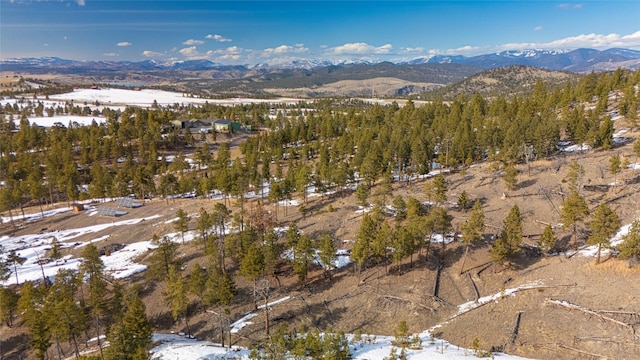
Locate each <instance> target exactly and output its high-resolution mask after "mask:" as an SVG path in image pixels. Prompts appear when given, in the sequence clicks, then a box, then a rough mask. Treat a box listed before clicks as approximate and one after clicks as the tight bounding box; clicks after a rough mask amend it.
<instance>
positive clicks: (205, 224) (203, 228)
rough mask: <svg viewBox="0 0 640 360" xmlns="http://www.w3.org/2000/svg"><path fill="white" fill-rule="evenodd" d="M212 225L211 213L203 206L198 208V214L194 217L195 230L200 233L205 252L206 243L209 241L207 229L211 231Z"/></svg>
mask: <svg viewBox="0 0 640 360" xmlns="http://www.w3.org/2000/svg"><path fill="white" fill-rule="evenodd" d="M212 226H213V219H212V218H211V214H209V213H208V212H207V210H205V209H204V208H200V216H199V217H198V218H197V219H196V231H198V233H199V234H200V239H201V240H202V244H203V246H204V247H203V249H204V252H205V254H208V253H209V252H208V251H207V250H208V249H207V244H208V243H209V231H211V227H212Z"/></svg>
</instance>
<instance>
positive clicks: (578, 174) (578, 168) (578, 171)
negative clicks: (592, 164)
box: [565, 160, 584, 191]
mask: <svg viewBox="0 0 640 360" xmlns="http://www.w3.org/2000/svg"><path fill="white" fill-rule="evenodd" d="M583 176H584V168H583V167H582V165H580V164H579V163H578V162H577V161H575V160H574V161H572V162H571V164H569V172H568V173H567V175H566V176H565V180H566V181H567V182H569V189H571V190H572V191H573V190H576V191H578V190H579V189H580V184H581V181H582V177H583Z"/></svg>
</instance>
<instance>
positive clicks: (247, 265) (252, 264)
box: [240, 244, 264, 310]
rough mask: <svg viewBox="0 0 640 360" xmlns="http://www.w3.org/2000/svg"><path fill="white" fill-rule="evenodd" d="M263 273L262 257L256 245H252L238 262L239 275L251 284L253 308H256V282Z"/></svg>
mask: <svg viewBox="0 0 640 360" xmlns="http://www.w3.org/2000/svg"><path fill="white" fill-rule="evenodd" d="M263 272H264V255H263V253H262V251H261V249H260V248H258V246H257V245H255V244H252V245H250V246H249V248H248V249H247V252H246V254H245V255H244V256H243V257H242V260H241V261H240V275H242V276H244V277H246V278H247V279H249V280H250V281H251V282H252V283H253V306H254V310H255V309H257V308H258V304H257V295H256V282H257V281H258V278H260V276H262V274H263Z"/></svg>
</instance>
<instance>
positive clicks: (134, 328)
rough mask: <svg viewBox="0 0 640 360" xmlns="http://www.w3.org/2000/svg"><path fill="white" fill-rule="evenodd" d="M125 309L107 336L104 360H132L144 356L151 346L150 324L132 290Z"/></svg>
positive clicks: (142, 303) (135, 291) (136, 295)
mask: <svg viewBox="0 0 640 360" xmlns="http://www.w3.org/2000/svg"><path fill="white" fill-rule="evenodd" d="M126 298H127V299H126V309H124V314H123V316H122V318H121V319H120V320H119V321H118V322H116V323H115V324H114V325H113V326H112V327H111V329H110V331H109V333H108V334H107V340H109V344H110V345H109V347H108V348H107V349H106V351H105V359H106V360H134V359H136V360H137V358H138V356H140V355H142V354H143V353H144V355H146V349H147V347H148V346H149V345H150V344H151V334H152V329H151V323H150V322H149V319H148V318H147V315H146V308H145V305H144V302H143V301H142V299H141V298H140V296H139V295H138V291H137V290H136V289H135V288H134V289H131V290H129V294H127V296H126Z"/></svg>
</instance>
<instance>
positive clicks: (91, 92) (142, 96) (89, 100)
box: [0, 88, 299, 127]
mask: <svg viewBox="0 0 640 360" xmlns="http://www.w3.org/2000/svg"><path fill="white" fill-rule="evenodd" d="M19 101H21V100H20V99H8V98H6V99H0V105H2V106H4V105H6V104H10V105H13V104H15V103H18V102H19ZM23 101H25V102H26V101H32V102H37V101H39V102H41V103H42V104H43V105H44V107H45V108H49V107H54V108H55V107H58V106H62V107H64V104H65V102H67V101H73V104H74V105H77V106H81V107H84V106H88V107H90V108H91V109H95V110H99V111H102V110H103V109H104V108H105V107H108V108H110V109H112V110H124V108H125V107H126V106H140V107H151V106H152V105H153V104H154V103H156V104H158V105H162V106H166V105H174V104H180V105H189V104H193V105H202V104H205V103H209V104H219V105H226V106H236V105H242V104H260V103H280V104H296V103H297V102H298V101H299V100H298V99H293V98H279V99H269V100H267V99H251V98H232V99H205V98H198V97H191V96H189V95H188V94H183V93H176V92H170V91H163V90H153V89H142V90H139V91H136V90H126V89H112V88H102V89H75V90H73V91H72V92H68V93H63V94H56V95H50V96H49V98H48V99H45V98H44V97H41V98H38V99H24V100H23ZM96 102H98V104H100V105H95V104H96ZM85 104H86V105H85ZM27 118H28V119H29V121H30V122H31V123H32V124H36V125H38V126H44V127H51V126H53V125H54V124H55V123H61V124H62V125H64V126H67V125H68V124H69V122H76V123H78V124H80V125H89V124H91V122H92V121H94V120H95V121H96V122H97V123H103V122H104V121H105V118H104V117H101V116H76V115H55V116H53V117H47V116H44V117H37V116H28V117H27ZM18 120H19V117H17V119H14V121H16V122H18Z"/></svg>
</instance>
